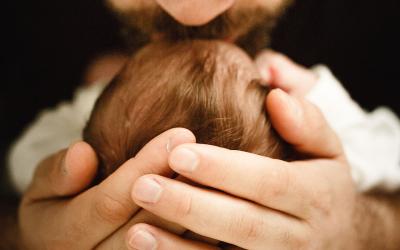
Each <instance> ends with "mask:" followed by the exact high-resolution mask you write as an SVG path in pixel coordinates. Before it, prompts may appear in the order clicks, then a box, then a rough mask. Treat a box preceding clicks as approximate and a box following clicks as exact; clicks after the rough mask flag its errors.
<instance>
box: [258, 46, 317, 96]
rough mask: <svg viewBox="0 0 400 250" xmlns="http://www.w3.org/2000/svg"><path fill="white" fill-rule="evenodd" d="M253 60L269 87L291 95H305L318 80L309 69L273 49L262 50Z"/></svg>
mask: <svg viewBox="0 0 400 250" xmlns="http://www.w3.org/2000/svg"><path fill="white" fill-rule="evenodd" d="M255 62H256V66H257V68H258V70H259V72H260V75H261V77H262V78H263V80H264V81H265V82H268V84H269V86H270V87H272V88H280V89H282V90H284V91H285V92H287V93H289V94H291V95H296V96H305V95H307V93H308V92H309V90H310V89H311V88H312V87H313V86H314V85H315V84H316V83H317V80H318V78H317V76H316V75H315V74H314V73H313V72H312V71H311V70H309V69H307V68H305V67H303V66H301V65H300V64H297V63H295V62H293V61H292V60H291V59H290V58H288V57H287V56H285V55H283V54H281V53H278V52H275V51H273V50H264V51H263V52H261V53H260V54H259V55H258V56H257V57H256V60H255Z"/></svg>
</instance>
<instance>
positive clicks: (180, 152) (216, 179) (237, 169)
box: [169, 144, 314, 218]
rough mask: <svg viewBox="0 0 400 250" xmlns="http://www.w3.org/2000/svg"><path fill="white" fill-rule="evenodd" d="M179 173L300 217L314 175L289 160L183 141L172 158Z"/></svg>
mask: <svg viewBox="0 0 400 250" xmlns="http://www.w3.org/2000/svg"><path fill="white" fill-rule="evenodd" d="M169 165H170V167H171V168H172V169H173V170H174V171H176V172H177V173H179V174H181V175H183V176H185V177H186V178H189V179H191V180H193V181H195V182H197V183H200V184H202V185H205V186H208V187H212V188H215V189H218V190H221V191H224V192H226V193H229V194H231V195H234V196H238V197H241V198H244V199H247V200H251V201H253V202H255V203H258V204H260V205H262V206H266V207H269V208H272V209H275V210H279V211H282V212H285V213H288V214H291V215H292V216H296V217H299V218H304V217H307V216H308V214H309V210H310V200H311V198H313V195H312V194H313V193H314V186H313V185H312V183H313V177H312V176H307V178H304V174H303V172H302V171H301V169H299V168H294V167H292V166H290V165H289V163H287V162H284V161H281V160H275V159H271V158H267V157H263V156H259V155H255V154H250V153H246V152H242V151H234V150H228V149H224V148H219V147H215V146H210V145H200V144H183V145H180V146H178V147H176V148H175V149H174V150H173V151H172V152H171V155H170V158H169Z"/></svg>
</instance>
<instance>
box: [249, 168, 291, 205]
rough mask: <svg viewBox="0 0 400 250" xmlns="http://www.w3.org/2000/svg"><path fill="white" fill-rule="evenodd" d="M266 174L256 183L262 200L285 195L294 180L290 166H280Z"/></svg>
mask: <svg viewBox="0 0 400 250" xmlns="http://www.w3.org/2000/svg"><path fill="white" fill-rule="evenodd" d="M266 175H267V176H265V177H261V178H260V179H259V182H258V183H257V184H256V185H257V187H256V190H257V191H258V192H257V193H258V195H259V196H260V197H259V198H260V199H261V200H270V199H271V198H272V199H273V198H277V197H281V196H285V195H286V194H287V192H288V190H289V186H290V182H291V181H292V180H291V179H292V177H291V175H290V171H289V168H288V167H286V166H280V167H279V168H275V169H272V170H270V171H269V172H268V173H267V174H266Z"/></svg>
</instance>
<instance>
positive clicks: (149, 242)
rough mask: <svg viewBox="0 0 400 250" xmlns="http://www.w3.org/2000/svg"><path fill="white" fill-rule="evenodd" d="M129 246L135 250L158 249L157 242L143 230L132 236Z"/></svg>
mask: <svg viewBox="0 0 400 250" xmlns="http://www.w3.org/2000/svg"><path fill="white" fill-rule="evenodd" d="M129 246H130V247H131V248H132V249H135V250H154V249H157V241H156V238H154V236H153V235H152V234H150V233H149V232H147V231H146V230H143V229H141V230H139V231H137V232H135V233H134V234H133V235H132V237H131V239H130V240H129Z"/></svg>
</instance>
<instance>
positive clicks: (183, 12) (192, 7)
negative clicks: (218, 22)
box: [156, 0, 235, 26]
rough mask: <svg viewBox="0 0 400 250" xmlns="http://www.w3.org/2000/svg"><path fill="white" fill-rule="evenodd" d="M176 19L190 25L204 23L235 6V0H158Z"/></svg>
mask: <svg viewBox="0 0 400 250" xmlns="http://www.w3.org/2000/svg"><path fill="white" fill-rule="evenodd" d="M156 2H157V3H158V4H159V5H160V6H161V8H163V9H164V10H165V11H166V12H167V13H168V14H170V15H171V16H172V17H173V18H174V19H175V20H176V21H178V22H180V23H182V24H184V25H188V26H201V25H204V24H206V23H208V22H210V21H211V20H213V19H214V18H215V17H217V16H219V15H220V14H222V13H223V12H225V11H227V10H228V9H229V8H231V7H232V6H233V4H234V3H235V0H184V1H182V0H156Z"/></svg>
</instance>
